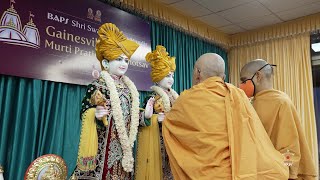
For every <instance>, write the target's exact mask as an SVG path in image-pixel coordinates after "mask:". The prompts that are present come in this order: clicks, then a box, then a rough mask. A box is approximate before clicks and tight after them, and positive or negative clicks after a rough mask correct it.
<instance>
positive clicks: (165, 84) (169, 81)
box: [158, 72, 174, 89]
mask: <svg viewBox="0 0 320 180" xmlns="http://www.w3.org/2000/svg"><path fill="white" fill-rule="evenodd" d="M173 78H174V73H173V72H170V73H169V74H168V75H167V76H166V77H164V78H163V79H162V80H161V81H160V82H159V83H158V84H159V86H160V87H162V88H164V89H170V88H171V87H172V85H173V83H174V79H173Z"/></svg>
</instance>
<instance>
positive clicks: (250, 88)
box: [240, 79, 255, 98]
mask: <svg viewBox="0 0 320 180" xmlns="http://www.w3.org/2000/svg"><path fill="white" fill-rule="evenodd" d="M240 89H242V90H243V91H244V92H245V93H246V95H247V96H248V98H251V97H252V96H254V94H255V85H254V82H253V80H252V79H248V80H246V81H245V82H242V83H241V84H240Z"/></svg>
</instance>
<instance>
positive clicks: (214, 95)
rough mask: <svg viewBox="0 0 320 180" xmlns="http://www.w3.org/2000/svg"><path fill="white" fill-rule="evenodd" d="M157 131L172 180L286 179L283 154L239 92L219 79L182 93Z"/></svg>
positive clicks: (207, 81)
mask: <svg viewBox="0 0 320 180" xmlns="http://www.w3.org/2000/svg"><path fill="white" fill-rule="evenodd" d="M162 131H163V136H164V141H165V145H166V150H167V153H168V156H169V159H170V165H171V170H172V173H173V175H174V178H175V179H177V180H179V179H183V180H185V179H197V180H198V179H208V180H209V179H233V180H236V179H242V180H247V179H270V180H281V179H283V180H284V179H288V175H289V173H288V167H287V166H285V164H284V157H283V155H282V154H281V153H280V152H278V151H277V150H275V148H274V147H273V145H272V142H271V141H270V139H269V137H268V134H267V133H266V132H265V130H264V127H263V125H262V123H261V121H260V119H259V117H258V115H257V114H256V112H255V110H254V109H253V107H252V105H251V104H250V102H249V100H248V98H247V97H246V95H245V94H244V92H243V91H241V90H239V89H238V88H236V87H234V86H233V85H231V84H227V83H224V82H223V80H222V79H221V78H219V77H212V78H209V79H207V80H205V81H204V82H202V83H200V84H198V85H196V86H193V87H192V88H191V89H190V90H187V91H185V92H184V93H182V94H181V96H180V97H179V98H178V99H177V101H176V102H175V104H174V105H173V107H172V109H171V111H170V112H169V113H168V115H167V116H166V119H165V120H164V122H163V129H162Z"/></svg>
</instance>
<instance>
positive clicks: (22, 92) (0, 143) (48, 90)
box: [0, 75, 85, 179]
mask: <svg viewBox="0 0 320 180" xmlns="http://www.w3.org/2000/svg"><path fill="white" fill-rule="evenodd" d="M84 94H85V87H84V86H79V85H70V84H63V83H55V82H50V81H42V80H34V79H25V78H18V77H10V76H4V75H0V164H1V165H3V166H4V169H5V173H4V177H5V179H23V177H24V174H25V171H26V170H27V168H28V166H29V165H30V163H31V162H32V161H33V160H35V159H36V158H37V157H39V156H41V155H44V154H57V155H59V156H61V157H62V158H63V159H64V160H65V161H66V163H67V166H68V167H74V165H75V163H76V158H77V151H78V144H79V138H80V121H79V119H80V117H79V114H80V109H81V99H82V97H83V95H84Z"/></svg>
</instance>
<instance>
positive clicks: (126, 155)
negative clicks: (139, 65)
mask: <svg viewBox="0 0 320 180" xmlns="http://www.w3.org/2000/svg"><path fill="white" fill-rule="evenodd" d="M101 77H102V78H103V79H104V80H105V82H106V85H107V88H108V89H109V91H110V102H111V109H112V114H113V119H114V121H115V125H116V129H117V131H118V136H119V139H120V144H121V148H122V151H123V158H122V167H123V169H124V171H126V172H132V171H133V166H134V159H133V153H132V148H133V145H134V142H135V140H136V137H137V133H138V125H139V93H138V90H137V88H136V86H135V85H134V84H133V82H132V81H131V80H130V79H129V78H128V77H127V76H123V81H124V84H126V85H127V86H128V89H129V90H130V93H131V97H132V107H131V124H130V132H129V136H128V132H127V129H126V126H125V122H124V120H123V115H122V109H121V107H120V104H121V101H120V98H119V94H118V91H117V88H116V86H115V84H114V80H113V79H112V77H111V76H110V74H109V73H108V72H107V71H102V72H101Z"/></svg>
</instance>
